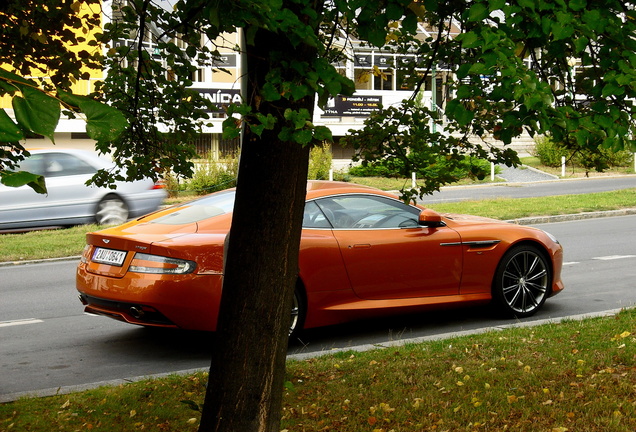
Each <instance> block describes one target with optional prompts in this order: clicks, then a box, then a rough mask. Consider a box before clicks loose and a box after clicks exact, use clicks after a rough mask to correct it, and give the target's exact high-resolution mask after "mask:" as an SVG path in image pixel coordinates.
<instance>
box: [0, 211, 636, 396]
mask: <svg viewBox="0 0 636 432" xmlns="http://www.w3.org/2000/svg"><path fill="white" fill-rule="evenodd" d="M635 226H636V216H622V217H613V218H602V219H594V220H581V221H573V222H562V223H554V224H546V225H543V226H540V228H542V229H545V230H547V231H549V232H551V233H552V234H554V235H556V237H557V238H558V239H559V240H560V241H561V243H562V244H563V245H564V248H565V257H566V263H565V265H564V271H563V278H564V281H565V285H566V289H565V290H564V292H563V293H561V294H560V295H558V296H556V297H554V298H551V299H548V301H547V302H546V305H545V307H544V308H543V309H542V310H541V311H540V312H539V313H537V314H536V315H535V316H534V317H532V318H529V319H525V320H524V321H533V320H543V319H552V318H559V317H566V316H571V315H579V314H587V313H594V312H598V311H606V310H611V309H616V308H623V307H629V306H633V305H635V304H636V290H634V289H633V286H634V284H633V281H634V280H635V279H636V231H635V230H634V227H635ZM75 266H76V262H74V261H71V262H55V263H40V264H30V265H18V266H5V267H0V300H1V301H0V402H2V401H7V400H12V399H13V398H15V397H17V396H18V395H21V394H24V392H26V393H29V394H30V393H33V392H37V391H41V390H45V389H46V391H43V392H40V393H38V394H52V393H55V392H56V391H57V389H58V388H61V387H64V386H81V385H84V384H92V383H97V382H103V381H108V380H117V379H126V378H129V377H138V376H147V375H152V374H159V373H166V372H173V371H181V370H189V369H195V368H207V367H208V363H209V358H210V352H211V350H212V349H213V346H214V341H213V336H212V335H210V334H205V333H192V332H181V331H157V330H154V331H153V330H148V329H144V328H140V327H136V326H132V325H129V324H124V323H119V322H116V321H113V320H110V319H108V318H104V317H95V316H89V315H85V314H84V313H83V312H82V310H83V307H82V306H81V305H80V303H79V301H78V300H77V298H76V292H75V284H74V270H75ZM506 323H509V321H502V320H496V319H492V318H491V317H490V316H489V314H488V313H487V310H486V309H485V308H470V309H458V310H454V311H452V312H448V311H446V312H443V313H431V312H429V313H422V314H419V315H412V316H403V317H394V318H391V319H382V320H373V321H365V322H358V323H352V324H347V325H341V326H337V327H330V328H325V329H317V330H312V331H308V332H306V334H304V335H303V337H302V343H300V342H295V343H292V344H291V346H290V349H289V353H290V354H306V353H317V352H324V351H328V350H331V349H333V348H346V347H351V346H357V345H363V344H383V343H387V342H389V341H394V340H398V339H408V338H414V337H423V336H430V335H436V334H446V333H453V332H460V331H465V330H471V329H481V328H487V327H492V326H501V325H502V324H506Z"/></svg>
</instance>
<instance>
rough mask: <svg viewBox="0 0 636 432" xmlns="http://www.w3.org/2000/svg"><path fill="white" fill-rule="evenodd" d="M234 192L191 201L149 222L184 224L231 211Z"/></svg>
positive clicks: (225, 192)
mask: <svg viewBox="0 0 636 432" xmlns="http://www.w3.org/2000/svg"><path fill="white" fill-rule="evenodd" d="M234 194H235V191H234V190H228V191H223V192H219V193H215V194H212V195H209V196H207V197H205V198H201V199H198V200H195V201H191V202H189V203H187V204H184V205H183V206H181V207H179V209H178V210H177V211H175V212H172V213H170V214H167V215H165V216H162V217H160V218H157V219H155V220H153V221H152V222H151V223H155V224H163V225H185V224H191V223H196V222H199V221H202V220H205V219H209V218H212V217H215V216H220V215H223V214H227V213H231V212H232V209H233V208H234Z"/></svg>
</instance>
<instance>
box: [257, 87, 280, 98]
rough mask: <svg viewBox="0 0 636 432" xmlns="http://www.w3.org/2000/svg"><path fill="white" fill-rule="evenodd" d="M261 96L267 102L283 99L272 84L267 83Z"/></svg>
mask: <svg viewBox="0 0 636 432" xmlns="http://www.w3.org/2000/svg"><path fill="white" fill-rule="evenodd" d="M261 94H262V95H263V98H265V100H267V101H277V100H280V98H281V96H280V93H279V92H278V90H277V89H276V87H274V85H273V84H272V83H265V85H263V90H262V92H261Z"/></svg>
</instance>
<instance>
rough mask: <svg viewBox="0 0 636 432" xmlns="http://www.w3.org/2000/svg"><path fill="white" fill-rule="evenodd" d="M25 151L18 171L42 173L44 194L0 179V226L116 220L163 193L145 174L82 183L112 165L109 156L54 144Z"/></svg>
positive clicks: (148, 206) (147, 207) (147, 208)
mask: <svg viewBox="0 0 636 432" xmlns="http://www.w3.org/2000/svg"><path fill="white" fill-rule="evenodd" d="M29 153H31V156H29V157H28V158H26V159H25V160H24V161H23V162H22V163H21V164H20V167H19V170H22V171H28V172H31V173H34V174H41V175H43V176H44V177H45V179H46V187H47V191H48V193H47V194H38V193H36V192H35V191H34V190H33V189H31V188H30V187H29V186H22V187H19V188H14V187H8V186H4V185H2V184H0V230H17V229H24V228H35V227H51V226H69V225H79V224H86V223H98V224H102V225H117V224H122V223H124V222H126V221H127V220H128V219H129V218H132V217H137V216H142V215H144V214H146V213H150V212H152V211H155V210H157V209H158V208H159V206H160V205H161V203H162V202H163V200H164V198H165V197H166V192H165V190H164V189H163V187H162V186H161V185H158V184H155V183H154V182H153V181H152V180H150V179H145V180H139V181H134V182H117V183H116V188H115V189H109V188H101V187H96V186H87V185H86V182H87V181H88V180H89V179H90V178H91V177H92V176H93V175H94V174H95V173H96V172H97V171H98V170H99V169H102V168H103V169H111V168H114V164H113V162H112V161H110V160H108V159H105V158H102V157H99V156H98V155H97V154H95V153H91V152H88V151H84V150H75V149H57V148H51V149H39V150H29Z"/></svg>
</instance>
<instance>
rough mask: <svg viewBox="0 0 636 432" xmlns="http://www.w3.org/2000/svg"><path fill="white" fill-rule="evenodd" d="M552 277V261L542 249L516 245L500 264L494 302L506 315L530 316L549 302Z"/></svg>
mask: <svg viewBox="0 0 636 432" xmlns="http://www.w3.org/2000/svg"><path fill="white" fill-rule="evenodd" d="M551 280H552V275H551V267H550V263H549V261H548V259H547V258H546V257H545V255H544V254H543V253H542V252H541V251H540V250H539V249H538V248H536V247H534V246H529V245H524V246H517V247H513V248H511V249H510V250H509V251H508V252H506V254H505V255H504V256H503V258H502V259H501V262H500V263H499V266H498V267H497V271H496V273H495V279H494V281H493V301H494V303H495V305H496V306H497V308H498V310H499V311H500V312H501V313H502V314H503V315H505V316H513V317H517V318H523V317H527V316H530V315H532V314H534V313H535V312H536V311H537V310H539V308H540V307H541V306H542V305H543V303H544V302H545V299H546V298H547V296H548V293H549V290H550V283H551Z"/></svg>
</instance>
